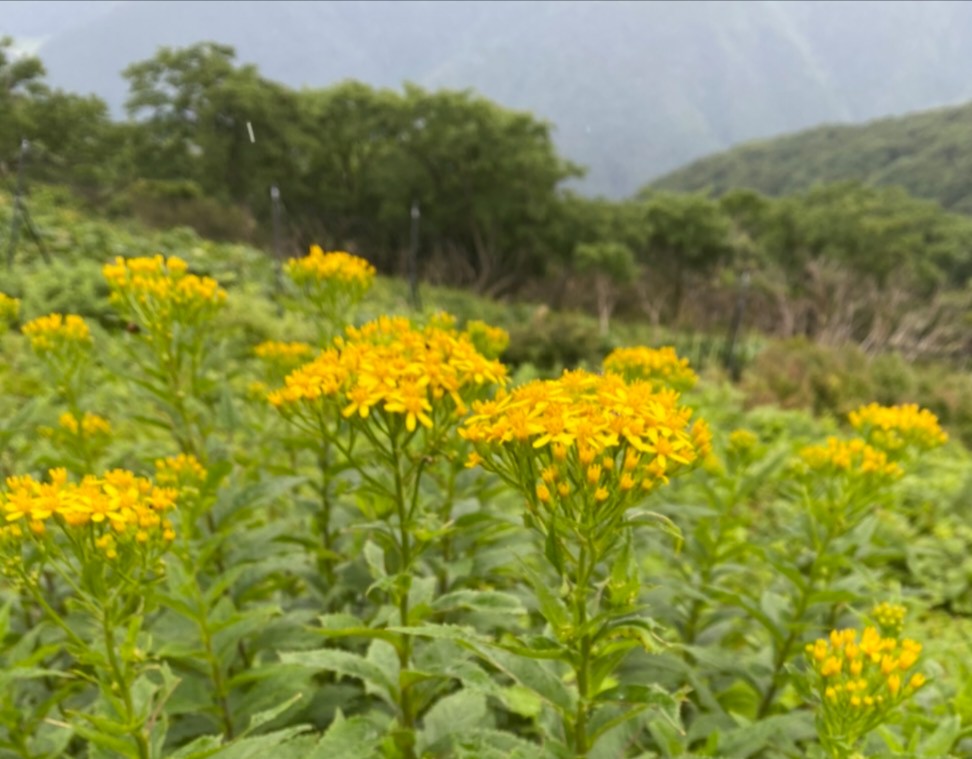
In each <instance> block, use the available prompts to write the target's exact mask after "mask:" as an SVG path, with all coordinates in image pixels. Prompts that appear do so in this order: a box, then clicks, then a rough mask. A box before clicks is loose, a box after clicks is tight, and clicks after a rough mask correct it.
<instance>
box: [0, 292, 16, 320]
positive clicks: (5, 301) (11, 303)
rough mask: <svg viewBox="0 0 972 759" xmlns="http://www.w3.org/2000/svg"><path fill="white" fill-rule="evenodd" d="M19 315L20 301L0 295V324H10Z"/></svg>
mask: <svg viewBox="0 0 972 759" xmlns="http://www.w3.org/2000/svg"><path fill="white" fill-rule="evenodd" d="M19 315H20V301H19V300H18V299H17V298H11V297H10V296H9V295H5V294H4V293H0V324H12V323H13V322H15V321H17V317H18V316H19Z"/></svg>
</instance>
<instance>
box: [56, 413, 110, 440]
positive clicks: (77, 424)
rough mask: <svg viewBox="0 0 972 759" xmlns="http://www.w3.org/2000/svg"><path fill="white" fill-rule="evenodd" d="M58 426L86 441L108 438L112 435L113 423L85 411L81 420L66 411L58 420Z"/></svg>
mask: <svg viewBox="0 0 972 759" xmlns="http://www.w3.org/2000/svg"><path fill="white" fill-rule="evenodd" d="M57 423H58V426H59V427H60V428H61V429H62V430H64V431H65V432H67V433H68V434H69V435H73V436H76V437H77V436H80V437H83V438H85V439H92V438H96V437H107V436H108V435H110V434H111V423H110V422H109V421H108V420H107V419H105V418H104V417H102V416H98V415H97V414H92V413H91V412H90V411H85V412H84V415H83V416H82V417H81V418H80V419H79V418H78V417H77V416H75V415H74V414H72V413H71V412H70V411H65V412H64V413H63V414H61V416H60V418H59V419H58V422H57Z"/></svg>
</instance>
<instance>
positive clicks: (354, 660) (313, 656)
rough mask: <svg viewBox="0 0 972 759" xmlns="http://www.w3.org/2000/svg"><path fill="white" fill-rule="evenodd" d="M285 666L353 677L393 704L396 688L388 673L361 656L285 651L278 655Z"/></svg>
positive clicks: (334, 651) (329, 651)
mask: <svg viewBox="0 0 972 759" xmlns="http://www.w3.org/2000/svg"><path fill="white" fill-rule="evenodd" d="M280 660H281V661H282V662H284V663H285V664H299V665H300V666H302V667H309V668H311V669H315V670H325V671H328V672H334V673H336V674H339V675H344V676H346V677H355V678H357V679H359V680H362V681H363V682H364V683H366V684H367V685H370V686H372V687H374V688H376V689H377V692H379V693H381V694H383V696H384V697H385V700H387V701H388V702H389V703H390V704H394V703H395V698H394V693H395V692H396V690H397V688H396V685H395V684H394V682H395V680H397V679H398V678H397V675H396V676H395V678H394V680H393V679H392V677H391V676H390V675H389V673H387V672H385V671H384V670H382V668H381V667H379V666H378V665H377V664H375V663H374V662H372V661H368V660H367V659H365V658H364V657H363V656H360V655H358V654H354V653H351V652H350V651H340V650H338V649H333V648H319V649H316V650H314V651H285V652H281V653H280Z"/></svg>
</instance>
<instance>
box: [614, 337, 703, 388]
mask: <svg viewBox="0 0 972 759" xmlns="http://www.w3.org/2000/svg"><path fill="white" fill-rule="evenodd" d="M604 371H605V372H608V373H610V374H619V375H621V376H622V377H624V378H625V379H627V380H629V381H633V380H642V381H645V382H650V383H652V384H654V385H655V386H657V387H669V388H673V389H675V390H688V389H689V388H691V387H693V386H694V385H695V383H696V382H697V381H698V377H697V376H696V374H695V372H693V371H692V369H691V367H690V366H689V362H688V359H684V358H679V357H678V355H677V354H676V353H675V349H674V348H672V347H671V346H666V347H664V348H644V347H638V348H617V349H616V350H614V351H612V352H611V353H610V354H608V356H607V358H605V359H604Z"/></svg>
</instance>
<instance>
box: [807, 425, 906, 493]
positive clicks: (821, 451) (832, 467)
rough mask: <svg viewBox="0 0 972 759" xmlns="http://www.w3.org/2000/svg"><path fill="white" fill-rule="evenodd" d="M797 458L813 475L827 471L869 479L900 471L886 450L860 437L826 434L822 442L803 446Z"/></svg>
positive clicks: (894, 476)
mask: <svg viewBox="0 0 972 759" xmlns="http://www.w3.org/2000/svg"><path fill="white" fill-rule="evenodd" d="M800 458H801V459H802V461H803V463H804V465H805V466H806V467H807V469H808V470H809V471H810V472H811V473H813V474H814V475H821V474H829V475H841V476H851V477H861V478H866V479H868V480H869V481H871V482H874V483H875V484H876V483H879V482H892V481H894V480H896V479H898V478H899V477H901V476H902V475H903V474H904V470H903V469H902V468H901V466H900V465H899V464H897V463H895V462H893V461H889V460H888V456H887V454H886V453H885V452H884V451H882V450H879V449H877V448H874V447H873V446H871V445H869V444H868V443H866V442H865V441H864V440H861V439H860V438H854V439H852V440H840V439H839V438H836V437H830V438H827V444H826V445H812V446H807V447H806V448H804V449H803V450H802V451H801V452H800Z"/></svg>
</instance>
